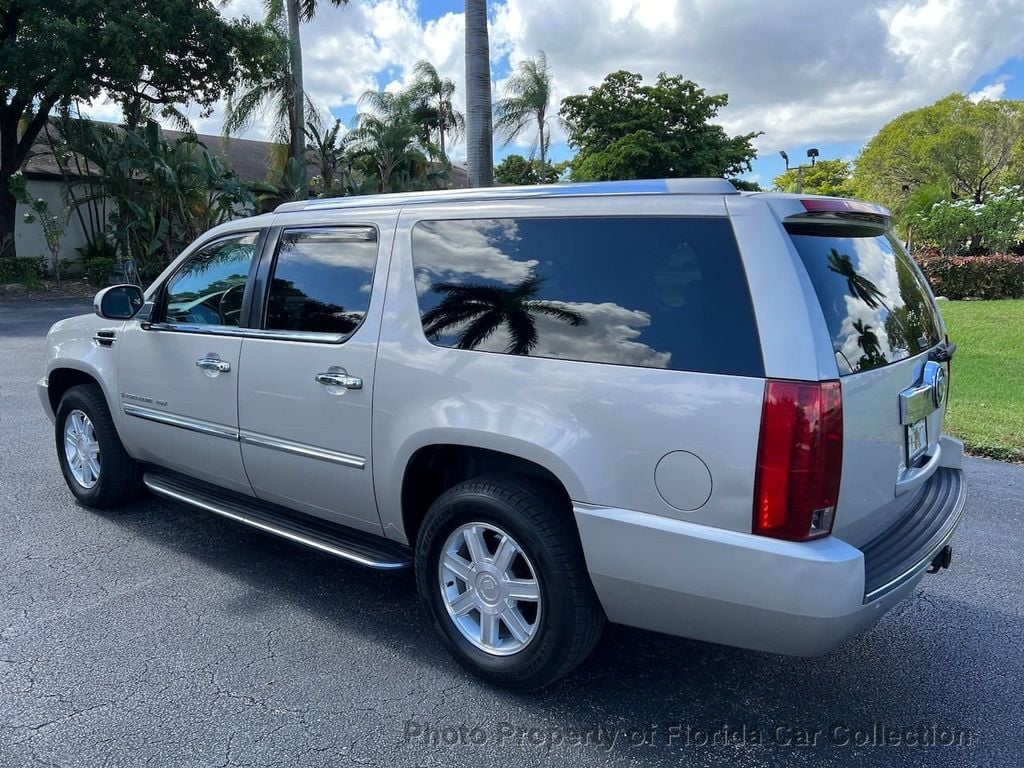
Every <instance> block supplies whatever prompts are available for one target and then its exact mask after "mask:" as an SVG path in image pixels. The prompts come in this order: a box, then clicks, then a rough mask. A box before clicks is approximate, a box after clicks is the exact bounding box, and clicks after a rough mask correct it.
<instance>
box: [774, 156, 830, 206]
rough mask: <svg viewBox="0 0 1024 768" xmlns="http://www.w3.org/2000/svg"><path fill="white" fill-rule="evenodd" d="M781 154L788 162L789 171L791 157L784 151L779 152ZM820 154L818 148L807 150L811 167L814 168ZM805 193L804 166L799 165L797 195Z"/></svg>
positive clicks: (797, 168)
mask: <svg viewBox="0 0 1024 768" xmlns="http://www.w3.org/2000/svg"><path fill="white" fill-rule="evenodd" d="M779 154H780V155H781V156H782V159H783V160H785V161H786V170H787V171H788V170H789V155H787V154H786V150H784V149H782V150H779ZM820 154H821V153H820V152H818V149H817V147H811V148H810V149H808V150H807V156H808V157H809V158H811V167H812V168H813V167H814V161H815V159H816V158H817V157H818V156H819V155H820ZM803 191H804V166H803V165H798V166H797V167H796V193H797V194H798V195H799V194H802V193H803Z"/></svg>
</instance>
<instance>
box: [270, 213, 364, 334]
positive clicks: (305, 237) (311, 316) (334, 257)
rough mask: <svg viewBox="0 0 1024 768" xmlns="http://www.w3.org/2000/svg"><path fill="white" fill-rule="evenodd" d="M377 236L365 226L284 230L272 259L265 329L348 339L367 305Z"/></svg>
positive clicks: (360, 319)
mask: <svg viewBox="0 0 1024 768" xmlns="http://www.w3.org/2000/svg"><path fill="white" fill-rule="evenodd" d="M376 263H377V237H376V233H375V232H374V231H373V230H372V229H368V228H366V227H346V228H331V229H296V230H291V231H285V232H284V233H283V234H282V235H281V241H280V243H279V245H278V248H277V255H276V257H275V259H274V270H273V277H272V279H271V282H270V293H269V295H268V297H267V321H266V326H265V327H266V328H267V329H268V330H275V331H306V332H313V333H334V334H342V335H348V334H350V333H352V332H353V331H355V329H356V328H358V327H359V324H360V323H361V322H362V321H363V315H365V314H366V310H367V307H369V305H370V289H371V287H372V285H373V269H374V266H375V265H376Z"/></svg>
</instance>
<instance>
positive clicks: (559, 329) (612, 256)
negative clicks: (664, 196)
mask: <svg viewBox="0 0 1024 768" xmlns="http://www.w3.org/2000/svg"><path fill="white" fill-rule="evenodd" d="M412 253H413V262H414V265H415V271H416V291H417V295H418V298H419V308H420V314H421V320H422V323H423V330H424V333H425V334H426V336H427V338H428V339H429V340H430V341H431V342H433V343H434V344H437V345H439V346H444V347H454V348H458V349H466V350H478V351H483V352H498V353H505V354H511V355H524V356H532V357H546V358H559V359H565V360H581V361H589V362H595V363H610V364H615V365H631V366H640V367H646V368H670V369H674V370H684V371H700V372H706V373H722V374H733V375H737V376H758V377H759V376H763V375H764V365H763V363H762V360H761V346H760V341H759V339H758V335H757V328H756V324H755V321H754V314H753V309H752V307H751V302H750V292H749V290H748V288H747V284H746V276H745V274H744V272H743V267H742V263H741V260H740V255H739V251H738V248H737V245H736V240H735V237H734V235H733V232H732V227H731V225H730V224H729V222H728V220H727V219H725V218H683V217H671V218H670V217H664V218H646V217H645V218H571V219H570V218H561V219H559V218H544V219H472V220H459V221H424V222H420V223H419V224H417V225H416V227H415V228H414V230H413V243H412Z"/></svg>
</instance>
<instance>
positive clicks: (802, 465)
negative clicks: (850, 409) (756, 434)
mask: <svg viewBox="0 0 1024 768" xmlns="http://www.w3.org/2000/svg"><path fill="white" fill-rule="evenodd" d="M842 467H843V396H842V390H841V389H840V385H839V382H838V381H822V382H805V381H780V380H769V381H768V382H767V383H766V384H765V390H764V407H763V410H762V412H761V437H760V442H759V443H758V447H757V475H756V479H755V481H754V533H757V534H761V535H762V536H772V537H774V538H778V539H790V540H792V541H806V540H808V539H815V538H818V537H820V536H828V535H829V534H830V533H832V524H833V523H834V522H835V514H836V502H837V501H838V499H839V478H840V474H841V473H842Z"/></svg>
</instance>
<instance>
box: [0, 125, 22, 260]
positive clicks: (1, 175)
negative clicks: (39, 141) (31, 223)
mask: <svg viewBox="0 0 1024 768" xmlns="http://www.w3.org/2000/svg"><path fill="white" fill-rule="evenodd" d="M20 167H21V162H20V160H19V158H18V116H17V115H12V114H11V113H10V112H9V110H7V109H4V111H3V115H2V117H0V257H5V256H9V257H11V258H14V256H15V252H14V227H15V222H16V219H17V211H18V201H17V200H16V199H15V197H14V194H13V193H12V192H11V186H10V185H11V176H13V175H14V173H15V172H16V171H17V170H18V169H19V168H20Z"/></svg>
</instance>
